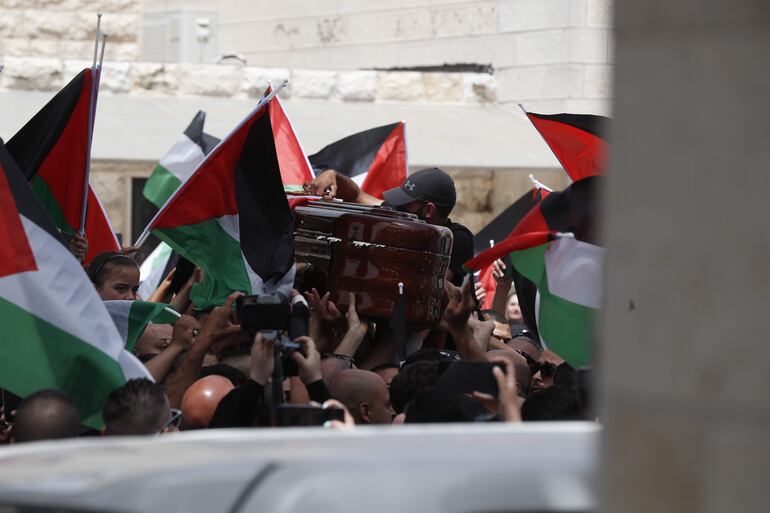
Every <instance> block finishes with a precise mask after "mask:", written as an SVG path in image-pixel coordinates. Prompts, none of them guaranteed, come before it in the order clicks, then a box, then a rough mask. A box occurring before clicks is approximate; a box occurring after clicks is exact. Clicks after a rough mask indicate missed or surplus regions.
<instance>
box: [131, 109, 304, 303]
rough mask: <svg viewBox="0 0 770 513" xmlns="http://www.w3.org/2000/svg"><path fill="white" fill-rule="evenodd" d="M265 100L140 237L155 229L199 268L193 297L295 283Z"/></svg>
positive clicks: (204, 299)
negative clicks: (201, 274)
mask: <svg viewBox="0 0 770 513" xmlns="http://www.w3.org/2000/svg"><path fill="white" fill-rule="evenodd" d="M268 102H269V97H268V98H266V99H263V100H262V101H261V102H260V104H259V106H258V107H257V108H256V109H255V110H254V111H253V112H252V113H251V114H250V115H249V116H248V117H247V118H246V119H244V120H243V121H242V122H241V124H240V125H239V126H238V127H237V128H236V129H235V130H233V132H231V133H230V134H229V135H228V136H227V137H226V138H225V139H223V140H222V142H221V143H220V144H219V145H218V146H217V147H216V148H215V149H214V150H213V151H212V152H211V153H210V154H209V155H208V156H207V157H206V159H205V160H204V161H203V162H202V163H201V164H200V166H199V167H198V169H197V170H196V171H195V172H194V173H193V174H192V175H191V176H190V178H189V179H187V181H185V182H184V183H183V184H182V185H181V186H180V187H179V189H177V191H176V192H175V193H174V194H173V195H172V196H171V198H169V200H168V201H167V202H166V203H165V205H164V206H163V208H161V209H160V211H159V212H158V213H157V214H156V216H155V217H154V218H153V219H152V221H150V224H149V225H148V226H147V228H145V231H144V233H143V234H142V236H140V238H139V240H138V241H137V244H141V243H142V242H143V241H144V239H145V238H146V236H147V234H149V233H150V232H152V233H153V234H155V235H156V236H157V237H158V238H160V239H161V240H163V241H165V242H166V243H167V244H168V245H169V246H171V247H172V248H173V249H174V250H175V251H176V252H178V253H179V254H180V255H181V256H183V257H184V258H186V259H187V260H189V261H191V262H193V263H195V264H196V265H197V266H200V267H202V268H203V270H204V282H203V284H201V285H197V284H196V285H195V286H194V287H193V290H192V292H191V299H192V300H193V302H194V303H195V305H196V306H197V307H199V308H207V307H209V306H213V305H217V304H222V303H223V302H224V300H225V299H226V298H227V296H228V295H229V294H230V293H232V292H233V291H241V292H244V293H245V294H276V293H277V294H284V295H286V297H288V295H289V293H290V291H291V285H292V283H293V281H294V239H293V230H294V228H293V227H294V217H293V215H292V213H291V210H290V209H289V204H288V202H287V200H286V194H285V192H284V188H283V183H282V181H281V173H280V169H279V164H278V157H277V154H276V147H275V140H274V135H273V128H272V125H271V120H270V115H269V110H268Z"/></svg>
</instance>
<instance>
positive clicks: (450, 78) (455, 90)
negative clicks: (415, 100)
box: [422, 73, 463, 103]
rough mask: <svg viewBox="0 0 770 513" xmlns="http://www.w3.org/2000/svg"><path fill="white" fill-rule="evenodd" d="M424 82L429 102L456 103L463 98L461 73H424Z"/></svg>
mask: <svg viewBox="0 0 770 513" xmlns="http://www.w3.org/2000/svg"><path fill="white" fill-rule="evenodd" d="M422 82H423V84H424V87H425V99H426V100H428V101H431V102H439V103H456V102H459V101H461V100H462V98H463V77H462V75H461V74H459V73H424V74H423V76H422Z"/></svg>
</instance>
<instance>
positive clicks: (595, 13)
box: [586, 0, 613, 28]
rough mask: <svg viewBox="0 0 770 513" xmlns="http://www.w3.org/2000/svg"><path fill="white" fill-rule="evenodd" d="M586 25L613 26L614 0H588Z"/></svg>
mask: <svg viewBox="0 0 770 513" xmlns="http://www.w3.org/2000/svg"><path fill="white" fill-rule="evenodd" d="M587 2H588V13H587V15H586V25H588V26H589V27H604V28H612V3H613V2H612V0H587Z"/></svg>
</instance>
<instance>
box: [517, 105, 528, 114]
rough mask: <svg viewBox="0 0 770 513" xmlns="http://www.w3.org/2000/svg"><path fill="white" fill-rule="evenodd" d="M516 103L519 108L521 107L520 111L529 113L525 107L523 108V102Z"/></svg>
mask: <svg viewBox="0 0 770 513" xmlns="http://www.w3.org/2000/svg"><path fill="white" fill-rule="evenodd" d="M516 105H518V106H519V108H520V109H521V111H522V112H523V113H524V114H529V112H527V109H525V108H524V104H523V103H517V104H516Z"/></svg>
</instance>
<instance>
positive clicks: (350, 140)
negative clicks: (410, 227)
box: [308, 121, 409, 199]
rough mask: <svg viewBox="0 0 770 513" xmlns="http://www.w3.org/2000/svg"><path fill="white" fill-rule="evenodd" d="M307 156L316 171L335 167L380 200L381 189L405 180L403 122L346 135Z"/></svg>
mask: <svg viewBox="0 0 770 513" xmlns="http://www.w3.org/2000/svg"><path fill="white" fill-rule="evenodd" d="M308 158H309V159H310V163H311V164H312V165H313V169H314V170H315V171H316V172H317V173H320V172H322V171H325V170H327V169H334V170H336V171H338V172H340V173H342V174H343V175H345V176H347V177H349V178H351V179H352V180H353V181H354V182H356V183H357V184H358V185H359V186H360V187H361V190H362V191H363V192H365V193H367V194H371V195H372V196H375V197H377V198H380V199H382V193H383V192H385V191H387V190H388V189H392V188H394V187H398V186H399V185H401V184H402V183H403V182H404V180H406V175H407V173H408V170H409V163H408V160H407V152H406V123H405V122H403V121H400V122H398V123H393V124H390V125H385V126H379V127H377V128H372V129H369V130H364V131H363V132H358V133H356V134H353V135H349V136H347V137H345V138H343V139H340V140H339V141H335V142H333V143H331V144H329V145H328V146H325V147H324V148H323V149H322V150H321V151H319V152H318V153H316V154H314V155H310V157H308Z"/></svg>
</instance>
